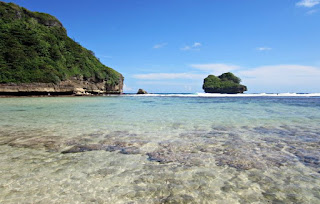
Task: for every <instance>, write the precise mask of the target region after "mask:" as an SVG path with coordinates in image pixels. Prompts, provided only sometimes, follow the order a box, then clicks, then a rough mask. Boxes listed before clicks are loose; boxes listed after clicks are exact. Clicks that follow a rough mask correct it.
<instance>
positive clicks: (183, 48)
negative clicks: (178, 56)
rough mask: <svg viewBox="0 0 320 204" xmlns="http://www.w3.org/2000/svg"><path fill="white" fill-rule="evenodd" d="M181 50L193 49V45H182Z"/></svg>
mask: <svg viewBox="0 0 320 204" xmlns="http://www.w3.org/2000/svg"><path fill="white" fill-rule="evenodd" d="M181 50H184V51H186V50H191V47H190V46H188V45H186V46H184V47H182V48H181Z"/></svg>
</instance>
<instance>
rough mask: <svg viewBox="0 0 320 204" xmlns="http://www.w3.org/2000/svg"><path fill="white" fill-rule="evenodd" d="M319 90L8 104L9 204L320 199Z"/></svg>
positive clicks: (0, 114)
mask: <svg viewBox="0 0 320 204" xmlns="http://www.w3.org/2000/svg"><path fill="white" fill-rule="evenodd" d="M319 124H320V94H242V95H219V94H148V95H141V96H138V95H133V94H132V95H130V94H129V95H122V96H104V97H16V98H0V203H112V204H113V203H127V204H129V203H130V204H131V203H132V204H133V203H139V204H140V203H141V204H145V203H241V204H244V203H308V204H309V203H315V204H316V203H320V125H319Z"/></svg>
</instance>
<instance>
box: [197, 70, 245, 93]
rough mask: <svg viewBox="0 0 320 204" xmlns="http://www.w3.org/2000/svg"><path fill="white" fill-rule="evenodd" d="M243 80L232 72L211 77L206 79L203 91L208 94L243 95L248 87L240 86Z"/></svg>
mask: <svg viewBox="0 0 320 204" xmlns="http://www.w3.org/2000/svg"><path fill="white" fill-rule="evenodd" d="M240 82H241V79H240V78H239V77H237V76H235V75H234V74H232V73H231V72H227V73H224V74H222V75H220V76H218V77H217V76H214V75H209V76H208V77H207V78H205V79H204V83H203V86H202V88H203V90H204V91H205V92H206V93H228V94H235V93H243V92H244V91H247V87H246V86H244V85H241V84H240Z"/></svg>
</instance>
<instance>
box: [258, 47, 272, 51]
mask: <svg viewBox="0 0 320 204" xmlns="http://www.w3.org/2000/svg"><path fill="white" fill-rule="evenodd" d="M256 50H258V51H269V50H272V48H271V47H258V48H257V49H256Z"/></svg>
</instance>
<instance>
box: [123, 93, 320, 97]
mask: <svg viewBox="0 0 320 204" xmlns="http://www.w3.org/2000/svg"><path fill="white" fill-rule="evenodd" d="M123 96H139V97H140V96H141V97H148V96H152V97H209V98H214V97H320V93H253V94H219V93H190V94H174V93H168V94H128V95H123Z"/></svg>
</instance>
